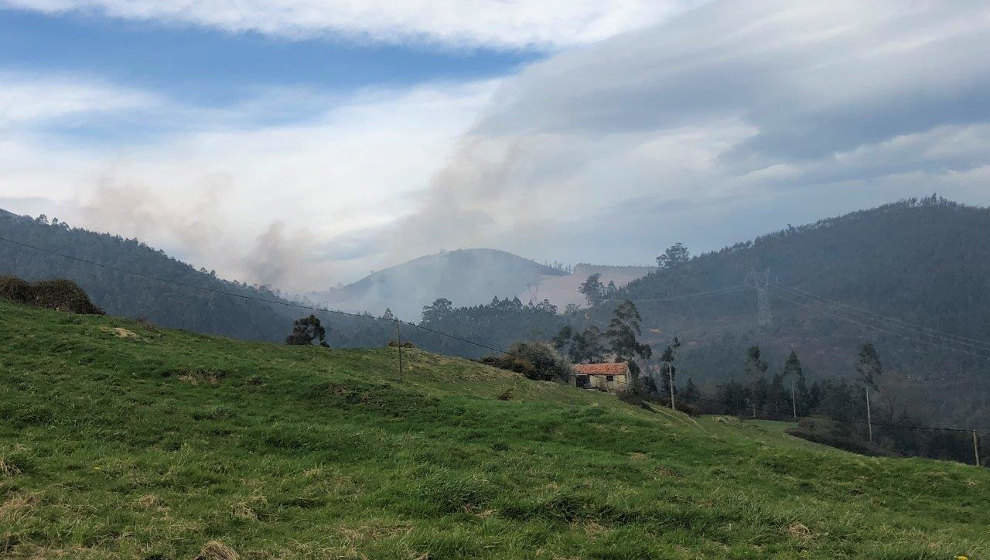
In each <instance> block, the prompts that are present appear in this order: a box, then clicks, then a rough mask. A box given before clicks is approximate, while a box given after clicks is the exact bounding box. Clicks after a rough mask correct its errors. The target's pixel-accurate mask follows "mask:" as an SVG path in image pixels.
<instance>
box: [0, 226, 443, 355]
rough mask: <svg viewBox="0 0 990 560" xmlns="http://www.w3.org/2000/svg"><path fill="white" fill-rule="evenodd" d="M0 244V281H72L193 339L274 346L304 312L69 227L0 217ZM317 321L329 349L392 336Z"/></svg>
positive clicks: (261, 292) (139, 246)
mask: <svg viewBox="0 0 990 560" xmlns="http://www.w3.org/2000/svg"><path fill="white" fill-rule="evenodd" d="M0 237H3V238H5V239H8V240H11V241H14V242H15V243H11V242H8V241H0V275H12V276H17V277H20V278H23V279H25V280H28V281H38V280H49V279H55V278H64V279H68V280H72V281H74V282H76V283H77V284H79V285H80V286H81V287H82V288H83V289H84V290H85V291H86V292H87V293H88V294H89V296H90V298H91V299H92V300H93V302H94V303H95V304H96V305H98V306H99V307H101V308H103V309H104V310H105V311H107V313H109V314H111V315H118V316H127V317H132V318H142V319H146V320H148V321H151V322H152V323H155V324H157V325H161V326H165V327H172V328H180V329H186V330H190V331H196V332H201V333H208V334H217V335H223V336H229V337H234V338H240V339H246V340H266V341H272V342H281V341H283V340H284V339H285V337H286V335H288V334H289V332H290V331H291V330H292V322H293V320H295V319H297V318H299V317H301V316H305V315H308V314H309V313H311V312H312V311H311V310H309V309H304V308H299V307H294V306H292V305H291V302H290V301H289V300H287V299H286V298H284V297H282V296H280V295H279V294H277V293H274V292H273V291H272V290H270V289H269V288H266V287H260V286H249V285H247V284H243V283H240V282H232V281H228V280H224V279H222V278H218V277H217V276H216V275H215V274H213V273H212V272H208V271H206V270H196V269H195V268H193V267H192V266H190V265H188V264H186V263H184V262H182V261H179V260H177V259H174V258H172V257H169V256H168V255H166V254H165V253H164V252H163V251H161V250H156V249H153V248H151V247H149V246H147V245H145V244H144V243H141V242H140V241H138V240H136V239H124V238H122V237H120V236H118V235H110V234H105V233H96V232H92V231H87V230H84V229H80V228H70V227H69V226H68V225H66V224H65V223H51V224H49V223H47V222H43V221H40V220H37V219H33V218H30V217H27V216H17V215H15V214H11V213H9V212H5V211H3V210H0ZM24 245H28V246H30V247H25V246H24ZM35 248H37V249H41V250H40V251H39V250H36V249H35ZM66 257H69V258H66ZM94 263H98V264H94ZM317 315H318V316H319V317H320V319H321V320H322V321H323V324H324V325H325V326H327V327H328V331H329V335H328V338H329V340H330V343H331V344H332V345H333V346H336V347H354V346H381V345H383V344H386V343H388V341H389V340H390V338H391V337H392V336H394V334H393V331H394V328H395V326H394V324H392V323H391V322H388V321H378V320H375V319H374V318H372V317H370V316H369V317H348V316H344V315H340V314H334V313H323V312H320V313H317ZM406 336H407V338H409V339H410V340H413V341H414V342H416V343H417V344H418V345H420V346H423V347H426V348H439V347H440V346H439V345H440V343H441V342H442V341H441V340H439V339H438V338H437V337H435V336H434V337H431V336H424V333H421V332H409V333H408V334H407V335H406Z"/></svg>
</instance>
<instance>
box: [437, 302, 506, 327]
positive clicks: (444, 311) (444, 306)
mask: <svg viewBox="0 0 990 560" xmlns="http://www.w3.org/2000/svg"><path fill="white" fill-rule="evenodd" d="M493 305H494V303H493ZM453 310H454V303H453V302H452V301H450V300H449V299H447V298H438V299H436V300H434V301H433V305H427V306H424V307H423V322H424V323H427V324H429V323H436V322H438V321H442V320H443V319H444V317H446V316H447V315H450V313H451V311H453Z"/></svg>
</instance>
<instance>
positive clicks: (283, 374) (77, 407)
mask: <svg viewBox="0 0 990 560" xmlns="http://www.w3.org/2000/svg"><path fill="white" fill-rule="evenodd" d="M115 329H119V330H115ZM396 359H397V355H396V350H395V349H394V348H390V349H386V348H382V349H371V350H330V351H328V350H326V349H321V348H316V347H311V348H301V347H284V346H276V345H271V344H260V343H259V344H254V343H245V342H238V341H232V340H227V339H222V338H213V337H206V336H200V335H196V334H191V333H186V332H179V331H169V330H164V329H162V330H160V329H157V328H153V327H148V326H144V325H141V324H138V323H135V322H131V321H126V320H121V319H115V318H112V317H90V316H85V317H84V316H76V315H69V314H64V313H57V312H52V311H45V310H39V309H33V308H26V307H21V306H16V305H11V304H7V303H2V302H0V557H4V558H73V559H76V558H78V559H90V558H128V559H130V558H137V559H148V560H151V559H155V560H162V559H171V560H178V559H184V560H191V559H193V558H196V556H197V555H198V554H199V552H200V550H201V549H202V548H203V546H204V545H205V544H206V543H207V542H209V541H220V542H222V543H224V544H225V545H227V546H229V547H230V548H231V549H233V550H234V551H236V552H237V554H239V556H240V558H242V559H268V558H286V559H288V558H355V559H360V558H369V559H379V558H384V559H391V558H395V559H409V560H413V559H420V560H425V559H434V560H436V559H447V558H504V559H522V558H543V559H548V560H549V559H559V560H563V559H578V558H602V559H605V558H608V559H647V558H684V559H689V558H690V559H695V558H718V559H721V558H788V559H790V558H828V559H833V558H872V559H878V560H879V559H888V560H893V559H922V558H924V559H939V560H950V559H952V558H954V557H955V556H957V555H968V556H969V558H970V559H975V558H990V556H988V551H990V472H987V471H986V470H981V469H978V468H975V467H969V466H965V465H959V464H952V463H945V462H939V461H931V460H921V459H897V460H892V459H878V458H867V457H861V456H856V455H852V454H848V453H844V452H841V451H837V450H833V449H829V448H825V447H820V446H817V445H815V444H812V443H808V442H804V441H801V440H797V439H793V438H791V437H789V436H787V435H786V434H784V433H783V431H782V430H781V429H779V426H774V425H768V424H765V423H760V424H757V423H739V422H729V423H724V424H723V423H721V422H716V421H715V420H714V419H711V418H704V419H699V420H697V421H696V420H692V419H690V418H688V417H686V416H682V415H679V414H671V413H668V412H665V411H660V412H650V411H647V410H644V409H641V408H637V407H633V406H629V405H626V404H623V403H621V402H619V401H618V400H616V399H615V398H614V397H612V396H609V395H603V394H597V393H594V394H593V393H589V392H583V391H579V390H577V389H573V388H570V387H567V386H562V385H558V384H552V383H542V382H533V381H528V380H526V379H523V378H521V377H519V376H517V375H514V374H512V373H509V372H505V371H500V370H495V369H491V368H488V367H484V366H481V365H478V364H475V363H472V362H468V361H464V360H460V359H453V358H446V357H441V356H436V355H432V354H428V353H426V352H421V351H417V350H411V351H407V352H406V365H407V368H406V372H405V376H404V378H403V379H402V380H399V379H398V378H397V375H396ZM499 397H502V399H500V398H499Z"/></svg>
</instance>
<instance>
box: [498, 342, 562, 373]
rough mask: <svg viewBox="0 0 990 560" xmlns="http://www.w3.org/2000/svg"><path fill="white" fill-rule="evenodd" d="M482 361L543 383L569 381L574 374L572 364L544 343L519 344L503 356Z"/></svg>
mask: <svg viewBox="0 0 990 560" xmlns="http://www.w3.org/2000/svg"><path fill="white" fill-rule="evenodd" d="M481 361H482V362H483V363H486V364H488V365H491V366H495V367H498V368H502V369H508V370H512V371H515V372H517V373H521V374H523V375H525V376H526V377H528V378H530V379H538V380H542V381H552V380H560V381H567V380H568V379H569V378H570V376H571V374H572V373H573V369H572V368H571V364H570V362H568V361H567V359H566V358H564V357H563V356H561V355H560V353H559V352H557V351H556V350H554V348H553V347H552V346H550V345H549V344H546V343H544V342H517V343H515V344H513V345H512V346H510V347H509V351H508V352H506V353H505V354H503V355H502V356H488V357H486V358H483V359H482V360H481Z"/></svg>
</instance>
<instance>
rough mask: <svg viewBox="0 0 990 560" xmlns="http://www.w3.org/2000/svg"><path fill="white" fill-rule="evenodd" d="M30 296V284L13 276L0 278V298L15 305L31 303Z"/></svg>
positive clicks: (31, 293)
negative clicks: (13, 302)
mask: <svg viewBox="0 0 990 560" xmlns="http://www.w3.org/2000/svg"><path fill="white" fill-rule="evenodd" d="M32 295H33V289H32V288H31V284H28V283H27V282H25V281H24V280H21V279H20V278H17V277H15V276H0V298H5V299H9V300H11V301H16V302H17V303H31V297H32Z"/></svg>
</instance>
